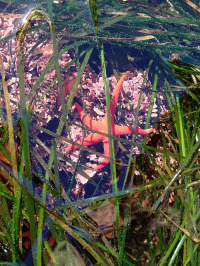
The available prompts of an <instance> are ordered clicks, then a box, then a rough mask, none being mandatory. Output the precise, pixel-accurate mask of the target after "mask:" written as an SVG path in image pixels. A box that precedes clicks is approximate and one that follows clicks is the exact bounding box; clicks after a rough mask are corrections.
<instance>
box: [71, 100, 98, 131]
mask: <svg viewBox="0 0 200 266" xmlns="http://www.w3.org/2000/svg"><path fill="white" fill-rule="evenodd" d="M74 105H75V106H76V108H77V110H78V112H79V115H80V118H81V121H82V122H83V123H85V125H86V126H87V127H89V128H91V129H94V130H97V131H99V129H100V128H101V122H98V121H95V120H93V119H92V118H91V117H89V116H88V115H86V114H85V113H84V111H83V108H82V107H81V106H80V105H79V104H78V103H75V104H74Z"/></svg>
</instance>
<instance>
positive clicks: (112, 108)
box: [104, 75, 126, 125]
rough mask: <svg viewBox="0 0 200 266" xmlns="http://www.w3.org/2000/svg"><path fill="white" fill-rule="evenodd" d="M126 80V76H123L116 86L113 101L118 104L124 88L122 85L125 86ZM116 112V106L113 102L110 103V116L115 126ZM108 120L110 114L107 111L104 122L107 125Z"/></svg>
mask: <svg viewBox="0 0 200 266" xmlns="http://www.w3.org/2000/svg"><path fill="white" fill-rule="evenodd" d="M125 78H126V75H123V76H122V77H121V78H120V80H119V82H118V83H117V85H116V87H115V89H114V92H113V96H112V99H113V100H114V101H115V103H116V104H117V103H118V100H119V94H120V91H121V88H122V84H123V82H124V80H125ZM115 110H116V105H115V104H114V103H113V101H112V100H111V101H110V115H111V121H112V123H113V125H114V113H115ZM107 119H108V113H107V111H106V114H105V118H104V122H105V123H107Z"/></svg>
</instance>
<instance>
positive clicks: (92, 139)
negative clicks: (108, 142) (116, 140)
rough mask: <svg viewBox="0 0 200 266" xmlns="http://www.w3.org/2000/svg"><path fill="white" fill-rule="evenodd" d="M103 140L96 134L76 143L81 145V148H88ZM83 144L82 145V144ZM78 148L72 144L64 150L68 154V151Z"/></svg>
mask: <svg viewBox="0 0 200 266" xmlns="http://www.w3.org/2000/svg"><path fill="white" fill-rule="evenodd" d="M102 140H103V136H102V135H99V134H97V133H94V134H92V135H90V136H88V137H86V138H84V140H83V141H82V139H80V140H78V141H77V142H76V143H78V144H80V145H83V146H89V145H92V144H95V143H98V142H100V141H102ZM82 142H83V143H82ZM79 148H80V147H78V146H75V145H74V146H73V145H72V144H70V145H69V146H68V147H67V149H66V152H69V151H72V150H74V149H79Z"/></svg>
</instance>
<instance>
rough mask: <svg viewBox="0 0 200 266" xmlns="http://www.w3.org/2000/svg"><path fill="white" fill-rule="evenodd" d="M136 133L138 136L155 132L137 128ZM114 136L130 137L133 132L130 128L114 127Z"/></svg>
mask: <svg viewBox="0 0 200 266" xmlns="http://www.w3.org/2000/svg"><path fill="white" fill-rule="evenodd" d="M135 131H136V133H137V134H138V135H146V134H149V133H151V132H152V131H153V128H148V129H141V128H139V127H136V128H135ZM114 134H115V135H128V134H133V130H132V129H131V127H129V126H118V125H114Z"/></svg>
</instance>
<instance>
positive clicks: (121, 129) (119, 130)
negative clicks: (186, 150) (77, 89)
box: [66, 74, 153, 170]
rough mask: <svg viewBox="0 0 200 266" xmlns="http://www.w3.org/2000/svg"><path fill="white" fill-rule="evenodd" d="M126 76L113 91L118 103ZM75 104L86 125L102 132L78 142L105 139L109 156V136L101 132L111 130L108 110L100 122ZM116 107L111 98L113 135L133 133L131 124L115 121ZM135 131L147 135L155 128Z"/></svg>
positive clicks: (70, 146)
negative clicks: (126, 124)
mask: <svg viewBox="0 0 200 266" xmlns="http://www.w3.org/2000/svg"><path fill="white" fill-rule="evenodd" d="M125 78H126V75H125V74H124V75H123V76H122V77H121V79H120V80H119V82H118V83H117V86H116V87H115V90H114V92H113V96H112V99H113V100H114V101H115V103H116V104H117V103H118V99H119V94H120V90H121V87H122V84H123V82H124V80H125ZM75 106H76V108H77V110H78V112H79V115H80V118H81V120H82V122H83V123H85V125H86V126H87V127H88V128H90V129H93V130H96V131H99V133H100V134H98V133H94V134H92V135H90V136H88V137H86V138H84V140H83V143H82V140H78V141H77V142H76V143H78V144H82V145H83V146H89V145H92V144H95V143H98V142H101V141H103V147H104V155H105V156H107V157H110V148H109V137H106V136H103V135H101V132H102V133H106V134H109V132H108V114H107V112H106V114H105V117H104V120H103V121H101V122H99V121H95V120H93V119H92V118H91V117H89V116H88V115H86V114H85V113H84V112H83V109H82V107H81V106H80V105H79V104H78V103H75ZM115 109H116V106H115V104H114V103H113V102H112V100H111V101H110V116H111V125H112V133H113V136H118V135H127V134H132V133H133V130H132V129H131V127H129V126H118V125H116V124H115V123H114V113H115ZM135 131H136V133H137V134H139V135H146V134H148V133H150V132H152V131H153V128H149V129H147V130H143V129H141V128H138V127H136V128H135ZM78 148H79V147H77V146H73V145H69V147H68V148H67V149H66V152H69V151H72V150H73V149H78ZM109 162H110V160H108V159H104V160H103V161H102V162H101V163H100V164H99V165H97V166H96V167H94V170H99V169H101V168H103V167H104V166H106V165H107V164H108V163H109Z"/></svg>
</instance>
